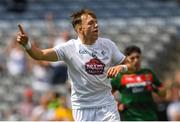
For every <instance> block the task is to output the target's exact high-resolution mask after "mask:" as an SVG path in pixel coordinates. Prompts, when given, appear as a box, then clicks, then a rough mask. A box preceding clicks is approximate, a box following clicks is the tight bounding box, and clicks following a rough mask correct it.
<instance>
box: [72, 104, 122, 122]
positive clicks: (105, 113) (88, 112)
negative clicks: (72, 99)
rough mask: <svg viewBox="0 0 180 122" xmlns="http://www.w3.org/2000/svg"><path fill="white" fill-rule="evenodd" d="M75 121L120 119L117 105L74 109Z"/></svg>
mask: <svg viewBox="0 0 180 122" xmlns="http://www.w3.org/2000/svg"><path fill="white" fill-rule="evenodd" d="M72 111H73V117H74V121H113V122H114V121H120V115H119V112H118V110H117V106H116V105H107V106H103V107H97V108H83V109H73V110H72Z"/></svg>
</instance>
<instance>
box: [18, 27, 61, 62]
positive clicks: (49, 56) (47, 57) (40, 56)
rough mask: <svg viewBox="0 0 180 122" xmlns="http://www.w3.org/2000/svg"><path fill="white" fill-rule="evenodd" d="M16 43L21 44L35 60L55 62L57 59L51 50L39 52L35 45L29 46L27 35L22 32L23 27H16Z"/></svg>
mask: <svg viewBox="0 0 180 122" xmlns="http://www.w3.org/2000/svg"><path fill="white" fill-rule="evenodd" d="M18 28H19V32H18V34H17V42H18V43H19V44H21V45H22V46H23V47H24V48H25V50H26V52H27V53H28V54H29V55H30V56H31V57H32V58H33V59H35V60H44V61H57V60H58V57H57V54H56V52H55V51H54V49H53V48H49V49H44V50H41V49H39V48H38V47H36V45H34V44H31V42H30V41H29V40H28V35H27V34H26V33H25V32H24V30H23V27H22V26H21V25H18Z"/></svg>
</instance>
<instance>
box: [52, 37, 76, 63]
mask: <svg viewBox="0 0 180 122" xmlns="http://www.w3.org/2000/svg"><path fill="white" fill-rule="evenodd" d="M72 45H73V42H72V41H71V40H70V41H68V42H67V43H63V44H61V45H57V46H55V47H54V48H53V49H54V51H55V52H56V55H57V57H58V60H62V61H66V59H67V58H66V57H68V56H70V55H71V53H69V52H71V49H72V48H73V47H72Z"/></svg>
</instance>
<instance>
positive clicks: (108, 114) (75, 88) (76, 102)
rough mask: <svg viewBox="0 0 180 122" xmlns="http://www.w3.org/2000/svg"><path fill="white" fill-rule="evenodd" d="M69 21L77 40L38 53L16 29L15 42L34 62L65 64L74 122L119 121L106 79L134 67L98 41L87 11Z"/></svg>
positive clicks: (103, 41)
mask: <svg viewBox="0 0 180 122" xmlns="http://www.w3.org/2000/svg"><path fill="white" fill-rule="evenodd" d="M71 17H72V25H73V27H74V29H75V31H76V32H77V36H78V37H77V39H71V40H69V41H68V42H67V43H64V44H62V45H57V46H55V47H54V48H50V49H43V50H41V49H39V48H38V47H36V46H34V45H31V43H30V41H29V40H28V36H27V34H26V33H25V32H24V30H23V28H22V26H21V25H19V30H20V32H19V33H18V34H17V42H18V43H19V44H21V45H22V46H23V47H24V48H25V49H26V51H27V53H28V54H29V55H30V56H31V57H32V58H34V59H36V60H45V61H58V60H63V61H65V62H66V64H67V66H68V74H69V77H70V79H71V88H72V93H71V101H72V111H73V117H74V120H75V121H114V120H120V116H119V114H118V110H117V106H116V103H115V100H114V97H113V95H112V94H111V82H110V79H109V77H113V76H116V75H117V74H118V72H124V71H127V70H128V69H131V68H134V66H132V64H131V63H130V61H128V60H127V59H126V57H125V56H124V55H123V54H122V53H121V52H120V51H119V50H118V47H117V46H116V45H115V43H114V42H112V41H111V40H109V39H106V38H100V37H98V34H99V30H98V29H99V28H98V23H97V18H96V15H95V14H94V13H93V12H92V11H91V10H88V9H82V10H80V11H77V12H75V13H73V14H72V16H71Z"/></svg>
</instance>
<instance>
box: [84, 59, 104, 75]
mask: <svg viewBox="0 0 180 122" xmlns="http://www.w3.org/2000/svg"><path fill="white" fill-rule="evenodd" d="M104 67H105V64H104V63H103V62H102V61H100V60H99V59H98V58H93V59H91V60H90V61H88V62H87V63H85V69H86V72H87V73H88V74H91V75H101V74H103V72H104Z"/></svg>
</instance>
